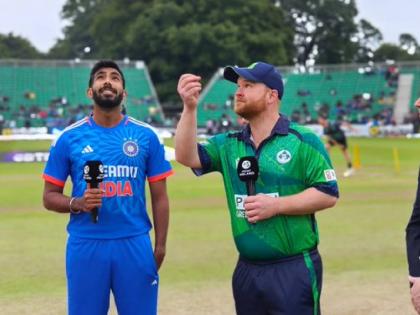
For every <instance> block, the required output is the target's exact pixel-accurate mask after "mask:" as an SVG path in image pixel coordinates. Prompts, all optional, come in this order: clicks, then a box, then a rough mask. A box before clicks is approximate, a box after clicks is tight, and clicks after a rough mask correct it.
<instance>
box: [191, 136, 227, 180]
mask: <svg viewBox="0 0 420 315" xmlns="http://www.w3.org/2000/svg"><path fill="white" fill-rule="evenodd" d="M221 136H222V135H218V136H214V137H212V138H209V139H207V140H206V141H203V142H201V143H198V144H197V146H198V155H199V157H200V162H201V168H200V169H198V168H194V169H193V172H194V174H195V175H197V176H201V175H204V174H207V173H211V172H216V171H218V172H220V171H221V169H222V166H221V162H220V150H219V141H220V140H221V139H220V137H221Z"/></svg>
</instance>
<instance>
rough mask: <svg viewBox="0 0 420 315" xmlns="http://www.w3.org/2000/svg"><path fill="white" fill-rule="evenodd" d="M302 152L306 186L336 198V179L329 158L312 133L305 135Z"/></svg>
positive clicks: (317, 138) (321, 144)
mask: <svg viewBox="0 0 420 315" xmlns="http://www.w3.org/2000/svg"><path fill="white" fill-rule="evenodd" d="M303 150H304V152H303V157H304V161H303V163H304V164H305V166H306V167H305V174H304V175H305V183H306V185H307V186H308V187H314V188H316V189H318V190H320V191H322V192H324V193H326V194H329V195H331V196H335V197H338V195H339V194H338V185H337V177H336V174H335V171H334V168H333V166H332V164H331V160H330V157H329V155H328V153H327V151H326V149H325V147H324V144H323V143H322V142H321V140H320V139H319V137H318V136H316V135H315V134H313V133H310V134H306V135H305V136H304V145H303Z"/></svg>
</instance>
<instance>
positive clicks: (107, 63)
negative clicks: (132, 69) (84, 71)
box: [89, 60, 125, 88]
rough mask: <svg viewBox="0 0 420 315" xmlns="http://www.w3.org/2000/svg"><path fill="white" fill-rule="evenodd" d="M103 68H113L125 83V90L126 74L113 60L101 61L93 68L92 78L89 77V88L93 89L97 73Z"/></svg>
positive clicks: (91, 71)
mask: <svg viewBox="0 0 420 315" xmlns="http://www.w3.org/2000/svg"><path fill="white" fill-rule="evenodd" d="M102 68H113V69H115V70H117V71H118V73H119V74H120V75H121V78H122V81H123V88H125V78H124V74H123V73H122V71H121V69H120V67H118V65H117V63H116V62H115V61H112V60H100V61H98V62H97V63H95V65H94V66H93V68H92V70H90V76H89V87H92V84H93V79H94V76H95V73H96V72H98V71H99V70H100V69H102Z"/></svg>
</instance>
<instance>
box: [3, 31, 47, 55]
mask: <svg viewBox="0 0 420 315" xmlns="http://www.w3.org/2000/svg"><path fill="white" fill-rule="evenodd" d="M42 56H43V55H42V54H41V53H40V52H39V51H38V50H37V49H36V48H35V47H34V46H32V44H31V43H30V42H29V41H28V40H27V39H25V38H23V37H20V36H16V35H13V33H9V34H7V35H3V34H0V58H17V59H19V58H20V59H34V58H41V57H42Z"/></svg>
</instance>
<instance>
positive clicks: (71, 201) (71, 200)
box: [69, 197, 80, 214]
mask: <svg viewBox="0 0 420 315" xmlns="http://www.w3.org/2000/svg"><path fill="white" fill-rule="evenodd" d="M74 199H76V197H73V198H71V199H70V202H69V209H70V213H73V214H79V213H80V210H73V209H72V208H71V204H72V203H73V201H74Z"/></svg>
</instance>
